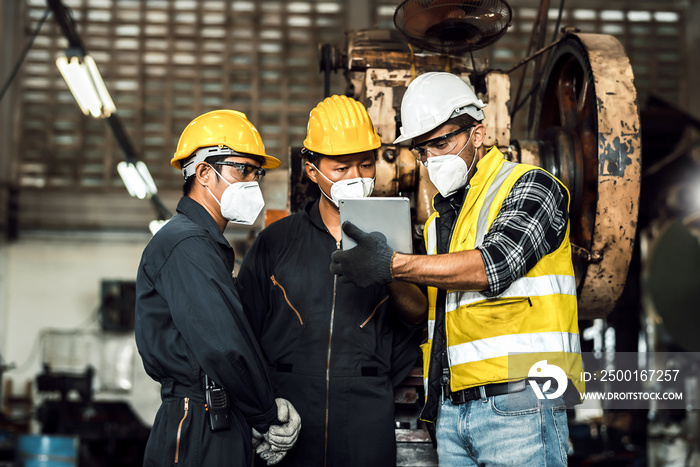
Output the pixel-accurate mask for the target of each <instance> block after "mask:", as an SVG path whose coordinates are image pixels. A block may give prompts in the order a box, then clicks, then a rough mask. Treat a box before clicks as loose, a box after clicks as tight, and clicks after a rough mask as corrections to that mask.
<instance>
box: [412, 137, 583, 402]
mask: <svg viewBox="0 0 700 467" xmlns="http://www.w3.org/2000/svg"><path fill="white" fill-rule="evenodd" d="M477 168H478V170H477V172H476V173H475V174H474V177H473V178H472V180H471V184H470V185H471V187H470V188H469V191H468V193H467V197H466V199H465V201H464V204H463V206H462V209H461V211H460V213H459V217H458V218H457V221H456V223H455V226H454V230H453V233H452V239H451V242H450V246H449V252H450V253H453V252H457V251H465V250H473V249H474V248H475V247H477V246H479V245H480V244H481V243H482V242H483V239H484V237H485V235H486V234H487V233H488V231H489V228H490V226H491V224H492V223H493V221H494V219H495V218H496V216H497V215H498V213H499V212H500V210H501V206H502V204H503V201H504V200H505V198H506V197H507V196H508V194H509V193H510V191H511V190H512V188H513V185H514V184H515V182H516V181H517V180H518V179H519V178H520V177H521V176H522V175H523V174H525V173H526V172H528V171H530V170H533V169H538V167H534V166H531V165H526V164H516V163H513V162H508V161H506V160H505V158H504V156H503V154H502V153H501V152H500V151H499V150H498V149H497V148H495V147H494V148H492V149H491V150H490V151H489V152H488V153H487V154H486V156H484V158H483V159H482V160H481V161H479V163H478V164H477ZM559 183H561V182H559ZM562 187H564V185H563V184H562ZM564 189H565V190H566V187H564ZM567 193H568V190H567ZM438 215H439V214H438V213H437V211H435V212H434V213H433V215H432V216H431V217H430V218H429V219H428V221H427V222H426V224H425V230H424V237H425V242H426V247H427V251H428V254H437V235H436V230H435V229H436V222H435V218H436V217H438ZM436 300H437V289H436V288H435V287H428V301H429V310H428V341H427V342H426V343H425V344H423V345H422V349H423V375H424V384H425V388H426V397H427V392H428V384H427V377H428V375H429V373H428V370H429V362H430V350H431V348H432V340H433V333H434V328H435V305H436ZM445 333H446V347H447V358H448V362H449V367H450V389H451V391H453V392H455V391H459V390H462V389H466V388H470V387H473V386H481V385H484V384H493V383H503V382H507V381H518V380H522V379H524V378H527V377H528V373H529V372H530V370H531V368H532V367H533V365H534V364H535V363H537V362H540V361H542V360H546V361H547V364H548V365H556V366H558V367H559V368H561V369H562V370H563V371H564V372H565V373H566V374H567V376H568V377H569V379H570V380H571V381H573V382H574V384H575V386H576V388H577V389H578V390H579V391H580V392H581V393H582V392H583V391H584V383H583V382H582V381H581V346H580V341H579V334H578V313H577V303H576V279H575V277H574V269H573V265H572V262H571V245H570V243H569V226H568V224H567V229H566V236H565V238H564V240H563V241H562V242H561V245H560V246H559V247H558V248H557V249H556V250H555V251H553V252H551V253H549V254H547V255H545V256H544V257H542V258H541V259H540V260H539V261H538V262H537V264H536V265H535V266H534V267H533V268H532V269H531V270H530V271H529V272H528V273H527V274H525V276H523V277H521V278H520V279H518V280H516V281H515V282H513V283H512V284H511V285H510V287H508V289H506V290H505V291H504V292H502V293H501V294H500V295H499V296H497V297H492V298H488V297H486V296H485V295H483V294H481V293H480V292H468V291H461V290H447V295H446V300H445ZM530 376H532V375H530Z"/></svg>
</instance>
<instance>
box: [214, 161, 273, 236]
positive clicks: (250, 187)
mask: <svg viewBox="0 0 700 467" xmlns="http://www.w3.org/2000/svg"><path fill="white" fill-rule="evenodd" d="M212 170H214V171H215V172H216V173H217V174H219V172H218V171H217V170H216V169H215V168H213V167H212ZM219 177H221V179H222V180H223V181H225V182H226V183H227V184H228V186H227V187H226V189H225V190H224V193H223V194H222V195H221V202H219V200H218V199H216V196H214V194H213V193H212V192H211V190H209V187H206V189H207V191H209V194H210V195H212V197H213V198H214V200H216V202H217V203H219V206H221V215H222V216H224V218H225V219H227V220H228V221H230V222H233V223H235V224H244V225H252V224H253V222H255V219H257V218H258V216H259V215H260V211H262V209H263V207H265V200H264V199H263V194H262V191H261V190H260V185H259V184H258V182H236V183H228V180H226V179H225V178H224V177H223V176H221V174H219Z"/></svg>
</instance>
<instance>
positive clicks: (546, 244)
mask: <svg viewBox="0 0 700 467" xmlns="http://www.w3.org/2000/svg"><path fill="white" fill-rule="evenodd" d="M466 191H467V190H460V191H459V192H457V193H455V194H454V195H452V196H451V197H449V198H447V199H445V198H442V196H440V195H438V198H442V199H440V200H438V199H436V200H435V208H436V209H437V210H438V212H439V213H440V218H439V221H440V222H439V224H438V226H439V229H440V233H441V235H440V242H439V246H438V250H439V251H438V252H439V253H446V252H447V251H448V248H449V239H450V235H449V233H450V231H451V229H452V227H453V226H454V221H455V219H456V217H457V215H458V214H459V210H460V209H461V207H462V204H463V203H464V199H465V198H466ZM568 201H569V200H568V196H567V194H566V192H565V191H564V190H563V189H562V187H561V185H560V184H559V183H558V182H557V181H556V180H555V179H554V177H552V176H551V175H549V174H548V173H547V172H545V171H543V170H531V171H529V172H526V173H525V174H524V175H523V176H522V177H520V179H519V180H518V181H517V182H515V185H513V189H512V190H511V192H510V193H509V194H508V196H507V197H506V198H505V200H504V201H503V206H502V207H501V211H500V212H499V214H498V216H496V219H494V221H493V224H491V227H490V229H489V232H488V234H486V236H485V237H484V241H483V243H482V244H481V245H479V246H478V247H477V249H478V250H479V251H481V257H482V258H483V260H484V266H485V267H486V276H487V277H488V281H489V288H488V290H484V291H482V293H483V294H484V295H486V296H487V297H495V296H497V295H499V294H501V293H503V292H504V291H505V290H506V289H507V288H508V287H509V286H510V284H512V283H513V282H514V281H515V280H517V279H519V278H520V277H522V276H524V275H525V274H527V272H528V271H529V270H530V269H532V267H533V266H534V265H535V264H537V262H538V261H539V260H540V259H541V258H542V257H543V256H544V255H546V254H548V253H551V252H552V251H554V250H556V249H557V248H558V247H559V245H560V244H561V242H562V240H563V239H564V235H566V225H567V222H568V220H569V210H568Z"/></svg>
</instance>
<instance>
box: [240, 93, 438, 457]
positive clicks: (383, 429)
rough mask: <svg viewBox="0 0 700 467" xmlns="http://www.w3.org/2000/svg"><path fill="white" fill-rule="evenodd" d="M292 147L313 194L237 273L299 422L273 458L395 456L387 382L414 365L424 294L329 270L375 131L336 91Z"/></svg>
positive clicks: (361, 187)
mask: <svg viewBox="0 0 700 467" xmlns="http://www.w3.org/2000/svg"><path fill="white" fill-rule="evenodd" d="M303 146H304V149H303V151H302V155H303V163H304V167H305V170H306V175H307V176H308V178H309V179H310V180H311V182H313V183H316V184H317V185H318V187H319V188H320V191H321V193H322V194H321V195H320V196H319V198H318V199H316V200H314V201H312V202H310V203H309V204H307V206H306V207H305V208H304V210H303V211H302V212H298V213H295V214H293V215H291V216H289V217H286V218H284V219H281V220H278V221H277V222H274V223H273V224H271V225H270V226H269V227H267V228H266V229H264V230H263V231H262V232H261V233H260V234H259V235H258V236H257V238H256V240H255V242H254V243H253V245H252V246H251V248H250V249H249V250H248V253H247V254H246V257H245V258H244V260H243V264H242V265H241V269H240V271H239V274H238V278H237V286H238V291H239V294H240V296H241V300H242V302H243V305H244V308H245V309H246V311H247V313H248V315H249V317H250V320H251V324H252V327H253V329H254V330H255V332H256V336H257V337H258V340H259V342H260V346H261V348H262V350H263V352H264V353H265V355H266V356H267V358H268V361H269V363H270V365H271V367H272V379H273V381H274V383H275V386H276V387H277V388H278V393H277V396H279V397H283V398H285V399H287V400H289V401H290V402H291V403H292V404H293V405H294V407H296V408H297V410H298V411H299V414H300V415H301V418H302V421H303V423H302V428H301V433H300V435H299V439H298V441H297V443H296V445H295V446H294V447H293V448H292V449H291V450H290V451H289V452H288V453H287V456H286V457H285V458H284V459H283V460H282V462H281V464H280V465H285V466H316V465H334V466H358V465H382V466H383V465H395V464H396V443H395V435H394V402H393V399H394V395H393V390H392V388H393V386H395V385H396V384H398V383H399V382H401V380H403V378H404V377H405V376H406V374H407V373H408V371H409V370H410V369H411V367H412V366H413V365H414V364H415V361H416V357H417V345H418V341H419V339H420V329H422V326H421V325H420V324H416V323H421V322H422V321H423V320H424V319H425V316H426V314H427V301H426V299H425V297H424V295H423V294H422V293H421V292H420V290H418V288H417V287H415V286H412V285H410V284H388V285H386V286H385V285H380V286H376V287H368V288H360V287H357V286H355V285H352V284H349V283H344V282H342V281H340V280H339V279H338V277H337V276H335V275H333V274H332V273H331V272H330V271H329V265H330V257H331V254H332V253H333V252H334V251H336V250H337V249H338V248H340V242H341V230H340V217H339V211H338V200H339V199H342V198H360V197H367V196H370V195H371V194H372V189H373V187H374V179H375V176H376V168H375V158H376V153H377V149H379V148H380V146H381V140H380V136H379V135H378V134H377V132H376V130H375V128H374V126H373V124H372V121H371V119H370V117H369V115H368V114H367V110H366V109H365V107H364V106H363V105H362V103H360V102H358V101H356V100H354V99H352V98H349V97H346V96H338V95H336V96H331V97H328V98H326V99H324V100H323V101H321V102H320V103H318V105H316V107H314V108H313V110H311V112H310V114H309V121H308V126H307V135H306V139H305V140H304V143H303ZM397 297H401V298H402V300H400V301H399V300H397Z"/></svg>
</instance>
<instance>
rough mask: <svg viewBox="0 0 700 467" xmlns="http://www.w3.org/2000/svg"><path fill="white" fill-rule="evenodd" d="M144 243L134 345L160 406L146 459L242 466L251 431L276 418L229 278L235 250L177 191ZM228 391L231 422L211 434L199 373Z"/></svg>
mask: <svg viewBox="0 0 700 467" xmlns="http://www.w3.org/2000/svg"><path fill="white" fill-rule="evenodd" d="M177 212H178V213H177V215H175V216H174V217H173V218H172V219H171V220H170V221H169V222H168V223H167V224H165V226H163V228H161V229H160V231H158V233H156V235H155V236H154V237H153V238H152V239H151V241H150V242H149V243H148V245H147V246H146V249H145V250H144V252H143V256H142V258H141V264H140V265H139V270H138V276H137V279H136V344H137V346H138V350H139V353H140V354H141V358H142V359H143V364H144V367H145V369H146V372H147V373H148V374H149V375H150V376H151V378H153V379H154V380H156V381H158V382H159V383H160V384H161V396H162V401H163V402H162V404H161V407H160V409H159V410H158V413H157V415H156V419H155V421H154V424H153V429H152V431H151V436H150V438H149V440H148V445H147V447H146V457H145V461H144V465H173V463H174V462H175V459H176V458H177V461H176V462H177V463H178V464H179V465H187V466H200V465H201V466H217V465H249V463H250V458H251V447H250V446H251V429H250V427H255V428H256V429H258V430H259V431H260V432H261V433H264V432H266V431H267V429H268V428H269V426H270V424H271V423H273V422H275V421H276V415H277V410H276V405H275V401H274V393H273V391H272V387H271V382H270V377H269V375H268V371H267V365H266V364H265V362H264V359H263V358H262V354H261V352H260V348H259V346H258V343H257V340H256V339H255V336H254V334H253V332H252V331H251V328H250V326H249V324H248V320H247V319H246V316H245V315H244V313H243V310H242V307H241V302H240V299H239V297H238V294H237V292H236V289H235V286H234V279H233V277H232V271H233V265H234V253H233V250H232V248H231V246H230V245H229V243H228V241H227V240H226V238H225V237H224V236H223V234H222V233H221V231H220V230H219V227H218V225H217V224H216V222H215V221H214V219H213V218H212V217H211V215H210V214H209V213H208V212H207V211H206V210H205V209H204V207H202V206H201V205H200V204H199V203H197V202H196V201H194V200H192V199H191V198H189V197H183V198H182V199H181V200H180V202H179V203H178V206H177ZM205 373H206V374H207V375H208V376H209V377H210V378H212V379H213V380H214V381H216V382H217V383H219V384H220V385H222V386H223V387H224V388H226V390H227V392H228V395H229V400H230V401H231V403H230V405H231V420H232V423H231V428H230V429H229V430H226V431H217V432H212V431H210V429H209V427H208V422H207V418H206V414H205V407H204V400H205V399H204V390H203V385H202V378H203V376H204V374H205Z"/></svg>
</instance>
